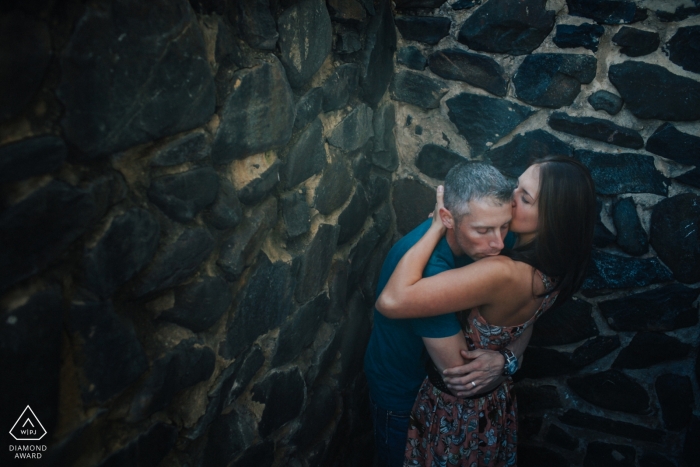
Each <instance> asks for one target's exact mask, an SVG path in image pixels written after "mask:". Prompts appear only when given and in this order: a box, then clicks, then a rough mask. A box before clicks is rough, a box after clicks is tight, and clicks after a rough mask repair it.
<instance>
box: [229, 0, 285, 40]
mask: <svg viewBox="0 0 700 467" xmlns="http://www.w3.org/2000/svg"><path fill="white" fill-rule="evenodd" d="M229 19H230V20H231V24H233V26H234V27H235V28H236V30H237V31H238V33H239V34H240V37H242V38H243V40H245V41H246V42H247V43H248V45H250V46H251V47H254V48H256V49H264V50H275V45H277V38H278V37H279V34H277V27H276V25H275V19H274V18H273V17H272V13H271V12H270V0H253V1H245V2H235V3H234V4H233V5H232V8H230V9H229Z"/></svg>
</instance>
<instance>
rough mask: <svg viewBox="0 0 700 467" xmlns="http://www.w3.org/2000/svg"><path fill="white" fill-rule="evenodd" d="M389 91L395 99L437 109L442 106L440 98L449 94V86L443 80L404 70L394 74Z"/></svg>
mask: <svg viewBox="0 0 700 467" xmlns="http://www.w3.org/2000/svg"><path fill="white" fill-rule="evenodd" d="M389 91H390V92H391V98H392V99H394V100H397V101H401V102H406V103H408V104H412V105H415V106H417V107H421V108H423V109H437V108H438V107H440V99H442V97H443V96H444V95H445V94H447V91H448V88H447V85H445V84H444V83H443V82H441V81H438V80H435V79H432V78H429V77H427V76H425V75H422V74H420V73H416V72H413V71H406V70H404V71H400V72H399V73H397V74H396V75H394V79H393V80H392V81H391V86H390V87H389Z"/></svg>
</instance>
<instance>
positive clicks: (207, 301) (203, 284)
mask: <svg viewBox="0 0 700 467" xmlns="http://www.w3.org/2000/svg"><path fill="white" fill-rule="evenodd" d="M231 301H232V297H231V290H230V289H229V286H228V284H227V283H226V281H225V280H223V279H222V278H220V277H203V278H202V279H201V280H200V281H197V282H193V283H191V284H187V285H184V286H181V287H178V288H176V289H175V305H174V306H173V307H172V308H168V309H167V310H165V311H163V312H162V313H161V314H160V315H159V316H158V318H159V319H162V320H165V321H170V322H171V323H175V324H179V325H180V326H184V327H186V328H188V329H191V330H192V331H194V332H200V331H204V330H206V329H209V328H210V327H212V326H213V325H214V324H215V323H216V322H217V321H219V318H221V316H222V315H223V314H224V313H225V312H226V310H228V308H229V306H231Z"/></svg>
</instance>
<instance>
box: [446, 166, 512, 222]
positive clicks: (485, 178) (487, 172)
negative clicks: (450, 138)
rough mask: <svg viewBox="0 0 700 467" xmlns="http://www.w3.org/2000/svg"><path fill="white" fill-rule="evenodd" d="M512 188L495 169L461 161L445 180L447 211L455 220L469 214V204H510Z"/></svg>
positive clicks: (448, 173)
mask: <svg viewBox="0 0 700 467" xmlns="http://www.w3.org/2000/svg"><path fill="white" fill-rule="evenodd" d="M512 198H513V185H512V183H510V182H509V181H508V180H507V179H506V178H505V177H504V176H503V175H502V174H501V172H499V171H498V169H496V168H495V167H494V166H492V165H489V164H486V163H484V162H462V163H460V164H457V165H455V166H454V167H452V168H451V169H450V171H449V172H447V176H446V177H445V197H444V202H445V208H447V210H448V211H450V213H452V215H453V216H455V217H456V218H458V219H459V218H460V217H462V216H464V215H466V214H469V202H470V201H472V200H481V199H488V200H490V201H492V202H495V203H497V204H503V203H510V201H511V199H512Z"/></svg>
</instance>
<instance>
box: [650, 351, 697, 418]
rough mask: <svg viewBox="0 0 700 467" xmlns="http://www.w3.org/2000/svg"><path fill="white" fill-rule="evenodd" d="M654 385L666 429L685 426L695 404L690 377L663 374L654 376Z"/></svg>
mask: <svg viewBox="0 0 700 467" xmlns="http://www.w3.org/2000/svg"><path fill="white" fill-rule="evenodd" d="M688 347H690V346H688ZM654 387H655V388H656V395H657V396H658V397H659V404H660V405H661V413H662V414H663V419H664V426H665V427H666V429H668V430H672V431H680V430H682V429H683V428H685V427H687V426H688V425H689V424H690V420H691V417H692V414H693V407H694V406H695V403H694V400H695V397H694V396H693V385H692V384H691V382H690V378H689V377H687V376H682V375H674V374H664V375H661V376H659V377H658V378H656V382H655V383H654Z"/></svg>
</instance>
